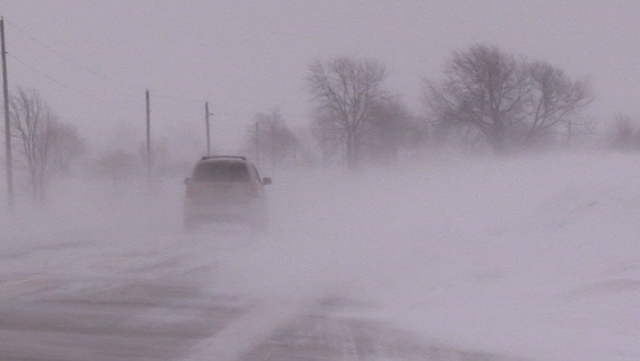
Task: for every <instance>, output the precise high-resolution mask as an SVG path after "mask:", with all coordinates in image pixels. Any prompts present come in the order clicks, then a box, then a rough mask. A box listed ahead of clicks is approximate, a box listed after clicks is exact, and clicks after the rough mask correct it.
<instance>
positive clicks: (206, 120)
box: [204, 102, 213, 156]
mask: <svg viewBox="0 0 640 361" xmlns="http://www.w3.org/2000/svg"><path fill="white" fill-rule="evenodd" d="M211 115H213V113H209V102H205V103H204V121H205V127H206V128H207V155H208V156H210V155H211V126H210V124H209V116H211Z"/></svg>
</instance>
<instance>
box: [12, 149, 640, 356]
mask: <svg viewBox="0 0 640 361" xmlns="http://www.w3.org/2000/svg"><path fill="white" fill-rule="evenodd" d="M263 173H265V172H264V171H263ZM264 175H269V176H273V178H274V184H273V185H272V186H270V188H268V190H269V193H270V197H271V201H272V229H271V231H270V232H269V233H268V234H267V235H259V234H254V233H252V232H250V231H248V230H244V229H242V228H238V227H234V226H228V227H227V226H211V227H205V228H204V229H202V230H201V231H198V232H194V233H188V234H185V233H184V232H182V230H181V219H180V217H181V193H182V183H181V181H180V180H179V179H176V180H164V181H163V182H162V184H157V185H155V186H154V188H153V189H151V190H149V189H147V187H146V185H145V184H144V182H139V183H136V184H130V185H128V186H127V187H124V186H117V185H115V186H114V185H99V184H96V183H95V182H93V183H91V182H80V183H73V184H66V185H60V186H58V188H57V189H56V191H55V192H54V195H53V196H52V200H51V203H50V205H49V206H48V208H47V209H45V210H41V211H38V212H32V211H30V210H28V209H26V208H27V207H22V209H20V210H19V212H18V215H16V216H14V217H13V218H12V217H10V216H8V215H7V214H3V220H2V221H0V227H2V229H1V230H2V233H1V234H2V236H0V237H2V242H0V243H1V244H0V259H2V262H1V263H0V290H1V291H2V292H0V294H2V296H1V297H7V295H10V294H11V292H19V291H20V290H21V289H24V287H26V286H25V282H26V283H27V284H29V285H31V286H30V287H36V286H38V285H40V284H42V282H44V283H46V282H54V283H55V282H58V284H60V285H62V284H66V285H69V284H73V285H74V286H73V287H89V286H90V285H91V283H92V282H94V281H95V280H98V279H100V278H103V277H115V276H119V277H127V275H129V274H131V272H134V271H140V270H145V269H148V270H149V271H148V272H149V273H150V274H155V275H161V276H163V277H164V276H165V275H166V276H167V277H170V276H172V273H192V274H197V277H198V278H199V281H200V282H202V284H203V285H205V286H206V287H207V288H208V289H210V290H211V292H225V293H229V294H238V295H241V296H243V297H245V298H246V299H251V300H257V299H260V300H262V302H263V306H264V307H263V308H262V311H263V312H262V316H256V317H265V314H269V311H268V309H269V307H274V308H275V307H277V308H278V309H277V312H272V313H271V314H270V315H269V316H270V317H269V318H268V319H267V320H266V321H265V319H261V320H257V321H256V322H259V323H260V325H261V332H267V331H266V329H268V325H267V326H265V322H271V323H272V326H273V327H277V325H278V324H279V323H281V322H284V320H285V319H286V318H287V312H284V310H288V312H290V313H291V314H292V315H293V314H294V313H295V312H303V311H302V310H303V309H304V308H305V307H310V306H311V304H312V303H313V302H317V301H318V299H322V298H335V299H344V300H348V301H350V302H352V304H353V305H357V306H358V307H356V306H353V307H352V308H351V309H349V312H353V313H356V312H357V313H359V314H362V315H365V316H366V317H372V318H377V319H381V320H384V321H387V322H390V323H393V324H395V325H397V326H400V327H403V328H406V329H409V330H414V331H415V332H416V333H418V334H419V335H420V336H422V337H424V339H425V340H428V341H430V342H435V343H439V344H442V345H445V346H447V347H454V348H455V347H457V348H460V349H469V350H477V351H485V352H491V353H499V354H503V355H512V356H518V357H525V358H528V359H532V360H541V361H542V360H545V361H552V360H563V361H567V360H569V361H570V360H576V361H577V360H581V361H582V360H638V359H640V342H639V341H640V339H638V335H640V326H639V325H640V308H638V306H637V305H638V301H640V226H638V224H640V222H639V221H638V220H639V219H640V156H638V155H636V154H621V153H610V154H596V153H586V154H563V155H550V154H547V155H542V156H519V157H504V158H497V159H496V158H491V159H480V158H477V159H441V160H437V161H436V160H432V161H430V162H426V163H424V164H421V165H420V166H419V167H417V166H415V165H402V166H398V167H397V168H395V169H391V168H385V169H373V170H371V169H370V170H365V171H362V172H359V173H358V174H355V175H354V174H346V173H345V172H342V171H337V170H324V171H322V170H314V171H302V170H299V171H287V172H285V171H280V172H276V173H274V174H264ZM163 265H164V266H163ZM34 279H36V281H35V285H36V286H34V281H33V280H34ZM43 280H44V281H43ZM47 280H48V281H47ZM67 287H71V286H67ZM265 309H266V310H267V311H264V310H265ZM247 325H248V326H247ZM245 327H251V322H249V323H245ZM254 336H255V335H254ZM256 337H257V336H256Z"/></svg>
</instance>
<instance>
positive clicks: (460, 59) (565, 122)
mask: <svg viewBox="0 0 640 361" xmlns="http://www.w3.org/2000/svg"><path fill="white" fill-rule="evenodd" d="M591 100H592V96H591V91H590V86H589V83H588V82H586V81H572V80H570V79H569V78H568V77H567V76H566V75H565V74H564V72H562V71H561V70H559V69H556V68H554V67H552V66H551V65H549V64H546V63H542V62H536V63H531V62H528V61H527V60H526V59H524V58H519V57H515V56H513V55H509V54H506V53H503V52H502V51H500V50H499V49H498V48H496V47H488V46H484V45H476V46H473V47H471V48H470V49H469V50H467V51H464V52H456V53H454V55H453V57H452V58H451V59H450V60H449V61H448V62H447V64H446V66H445V80H444V82H443V83H442V84H439V85H434V84H432V83H430V82H426V87H425V103H426V105H427V107H428V108H429V111H430V112H431V114H432V116H433V119H435V120H436V124H438V125H440V129H444V130H448V131H452V130H456V131H459V130H460V127H462V129H463V132H462V134H463V135H464V136H467V137H469V139H477V137H476V136H475V135H474V130H475V131H477V132H479V133H480V134H482V135H483V138H484V139H485V140H486V141H487V142H488V143H489V144H490V145H491V147H492V148H493V150H494V151H496V152H503V151H505V150H506V148H507V147H509V146H522V145H525V144H528V143H530V142H531V141H533V140H534V139H540V138H542V137H543V136H546V135H549V134H551V133H552V131H554V130H556V129H557V128H558V127H560V126H568V127H569V129H571V125H572V123H573V122H574V121H575V120H576V118H577V117H578V116H579V114H580V112H581V110H583V109H584V108H585V107H586V106H587V105H588V104H589V103H590V102H591ZM468 125H471V126H472V129H469V128H468V127H467V126H468Z"/></svg>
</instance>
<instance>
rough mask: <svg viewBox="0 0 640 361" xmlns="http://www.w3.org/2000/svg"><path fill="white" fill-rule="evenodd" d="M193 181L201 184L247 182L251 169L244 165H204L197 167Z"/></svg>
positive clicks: (225, 163)
mask: <svg viewBox="0 0 640 361" xmlns="http://www.w3.org/2000/svg"><path fill="white" fill-rule="evenodd" d="M193 180H196V181H200V182H246V181H249V180H250V177H249V169H248V168H247V165H246V164H244V163H228V162H224V163H223V162H220V163H202V164H198V165H197V166H196V169H195V171H194V173H193Z"/></svg>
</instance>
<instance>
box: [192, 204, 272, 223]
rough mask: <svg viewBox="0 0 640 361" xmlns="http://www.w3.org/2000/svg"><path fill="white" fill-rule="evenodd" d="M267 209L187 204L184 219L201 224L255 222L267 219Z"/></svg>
mask: <svg viewBox="0 0 640 361" xmlns="http://www.w3.org/2000/svg"><path fill="white" fill-rule="evenodd" d="M266 213H267V212H266V207H265V206H264V205H261V204H248V205H198V204H190V203H186V204H185V207H184V217H185V219H189V220H196V221H199V222H212V223H217V222H232V223H237V222H240V223H244V222H255V221H257V220H260V219H262V218H265V217H266Z"/></svg>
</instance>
